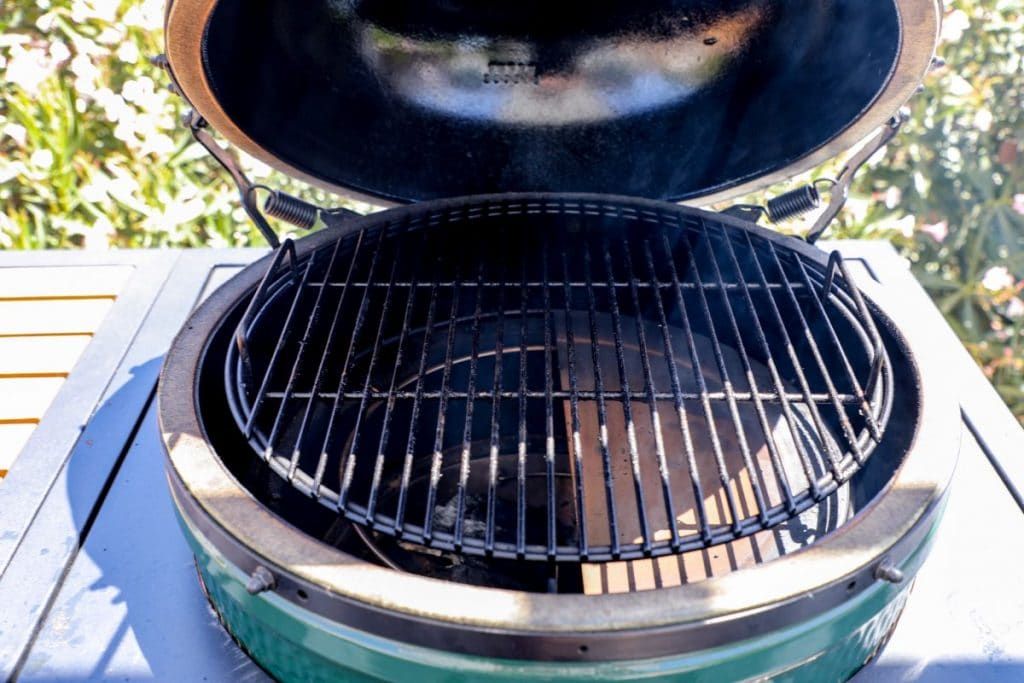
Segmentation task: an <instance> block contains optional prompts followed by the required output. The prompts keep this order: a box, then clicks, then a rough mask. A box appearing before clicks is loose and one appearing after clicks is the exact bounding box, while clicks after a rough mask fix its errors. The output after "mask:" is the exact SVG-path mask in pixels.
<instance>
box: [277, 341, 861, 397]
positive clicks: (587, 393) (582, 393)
mask: <svg viewBox="0 0 1024 683" xmlns="http://www.w3.org/2000/svg"><path fill="white" fill-rule="evenodd" d="M537 348H538V349H540V348H542V347H537ZM527 350H528V351H529V350H534V347H528V348H527ZM493 355H494V354H492V353H487V354H484V353H481V354H480V358H486V357H489V356H493ZM284 395H285V394H284V392H283V391H268V392H267V394H266V397H267V398H283V397H284ZM419 395H421V396H422V397H423V398H427V399H435V398H440V397H441V392H440V391H424V392H422V394H417V392H416V391H406V390H400V389H396V390H395V391H393V392H392V391H374V390H371V391H370V392H369V393H368V396H369V397H370V398H374V399H386V398H389V397H392V396H393V397H395V398H398V399H415V398H416V397H417V396H419ZM520 395H521V394H520V393H519V392H518V391H514V390H502V391H493V390H491V389H477V390H476V391H474V392H473V393H469V392H467V391H454V390H452V391H449V392H448V398H450V399H452V400H459V401H464V400H468V399H473V400H474V401H479V400H490V399H492V398H494V397H495V396H498V397H499V398H519V396H520ZM290 396H291V398H296V399H308V398H310V397H311V396H313V397H315V398H322V399H334V398H336V397H337V396H338V394H337V393H335V392H333V391H322V392H318V393H316V394H315V395H313V394H310V393H309V392H308V391H295V392H292V394H291V395H290ZM573 396H574V394H573V392H572V390H571V389H570V390H560V389H559V390H552V391H551V397H552V398H553V399H559V400H565V399H570V398H572V397H573ZM603 396H604V398H605V399H606V400H608V401H623V400H625V399H626V398H628V399H629V400H631V401H644V400H646V399H647V398H648V396H649V394H648V392H646V391H630V392H629V393H626V392H624V391H612V390H606V391H604V393H603ZM341 397H342V398H343V399H348V400H358V399H360V398H362V397H363V392H362V391H346V392H344V393H343V394H341ZM526 397H527V398H532V399H543V398H546V397H547V392H546V391H543V390H537V389H527V390H526ZM575 397H576V398H577V399H579V400H584V401H593V400H596V399H597V392H596V391H592V390H587V389H578V390H577V391H576V392H575ZM679 397H680V398H681V399H682V400H684V401H699V400H701V399H703V398H704V395H703V394H701V393H699V392H692V391H682V390H680V392H679ZM707 397H708V398H710V399H711V400H712V401H724V400H725V398H726V395H725V392H724V391H708V392H707ZM836 397H838V399H839V401H840V403H842V404H844V405H857V404H860V403H861V399H860V398H859V397H857V396H856V395H855V394H847V393H837V394H836ZM654 398H655V399H656V400H658V401H669V400H672V399H674V398H675V393H674V392H666V391H656V392H654ZM733 398H734V399H735V400H736V401H737V402H739V403H744V402H750V401H761V402H763V403H780V402H782V400H783V399H784V400H786V401H789V402H804V401H805V400H806V401H809V402H811V403H832V401H833V397H832V396H830V395H828V394H823V393H820V392H814V393H811V394H810V397H809V398H808V396H806V395H804V394H800V393H796V392H793V391H786V392H782V393H779V392H777V391H757V392H750V391H736V390H735V389H734V390H733Z"/></svg>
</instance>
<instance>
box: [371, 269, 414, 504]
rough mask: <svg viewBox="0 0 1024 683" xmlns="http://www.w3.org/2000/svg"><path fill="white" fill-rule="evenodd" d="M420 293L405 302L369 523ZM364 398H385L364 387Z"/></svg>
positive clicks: (374, 476) (378, 455)
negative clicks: (397, 387)
mask: <svg viewBox="0 0 1024 683" xmlns="http://www.w3.org/2000/svg"><path fill="white" fill-rule="evenodd" d="M392 278H394V275H392ZM396 286H397V285H396ZM418 292H419V290H418V289H416V288H410V289H409V295H408V297H407V298H406V301H405V311H404V313H403V315H402V332H401V334H400V335H399V338H398V346H397V348H396V350H395V361H394V366H393V369H392V371H391V380H390V382H389V387H390V389H389V395H388V396H387V397H386V398H387V403H386V404H385V406H384V420H383V422H382V424H381V430H380V439H379V440H378V442H377V456H376V457H375V458H374V461H373V475H372V477H371V479H370V493H369V497H368V500H367V504H366V521H367V522H369V521H371V520H373V517H374V513H375V512H376V508H377V501H378V498H379V496H380V485H381V477H382V476H383V473H384V461H385V454H386V453H387V449H388V442H389V441H390V439H391V427H392V421H393V420H394V417H395V403H396V402H397V400H398V399H397V396H396V395H395V387H396V386H398V372H399V369H400V368H401V367H402V361H403V360H404V358H405V349H406V342H407V340H408V338H409V327H410V323H411V322H412V315H413V311H414V310H415V308H414V304H415V302H416V294H417V293H418ZM363 397H364V398H384V397H375V396H373V392H370V391H369V390H368V389H367V388H366V387H364V390H363Z"/></svg>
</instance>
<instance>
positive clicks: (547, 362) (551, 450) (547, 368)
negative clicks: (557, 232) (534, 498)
mask: <svg viewBox="0 0 1024 683" xmlns="http://www.w3.org/2000/svg"><path fill="white" fill-rule="evenodd" d="M549 250H550V246H549V245H548V241H547V239H545V240H544V250H543V251H542V252H541V267H542V268H543V271H544V288H543V295H544V394H545V395H544V431H545V439H544V468H545V470H544V476H545V480H546V483H547V490H546V494H547V496H546V498H547V512H548V515H547V536H548V556H549V557H550V558H551V559H554V558H555V556H556V555H557V551H558V538H557V536H556V534H557V524H556V521H557V519H558V501H557V499H556V497H555V402H554V398H553V396H552V395H553V394H554V384H555V374H554V368H553V367H552V363H553V362H554V361H553V359H554V356H555V344H554V336H555V335H554V331H553V330H554V321H553V319H552V315H551V279H550V278H549V277H548V266H549V264H548V251H549Z"/></svg>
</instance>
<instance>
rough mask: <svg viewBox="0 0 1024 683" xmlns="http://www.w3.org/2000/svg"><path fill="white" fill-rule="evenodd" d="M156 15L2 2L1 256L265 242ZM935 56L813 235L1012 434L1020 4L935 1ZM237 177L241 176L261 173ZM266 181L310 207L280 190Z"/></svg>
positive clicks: (1021, 110)
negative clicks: (950, 363)
mask: <svg viewBox="0 0 1024 683" xmlns="http://www.w3.org/2000/svg"><path fill="white" fill-rule="evenodd" d="M163 7H164V0H141V1H140V0H122V1H119V0H4V5H3V11H2V12H0V248H15V249H39V248H55V247H56V248H64V247H67V248H86V249H108V248H115V247H116V248H125V247H156V246H214V247H222V246H242V245H260V244H264V242H263V240H262V238H261V237H260V236H259V234H258V233H257V232H256V231H255V230H254V229H253V228H251V226H250V225H249V223H248V222H247V221H246V220H245V216H244V214H243V212H242V211H241V209H240V208H238V201H237V199H238V197H237V193H236V192H235V190H234V188H233V187H232V186H231V185H229V183H228V180H227V178H226V176H225V174H224V173H222V172H220V171H219V170H218V169H217V168H216V167H215V165H214V164H213V163H212V162H211V161H210V160H209V159H208V157H207V156H206V154H205V153H204V152H203V150H202V149H201V148H200V147H198V146H197V145H194V144H191V143H190V137H189V135H188V134H187V132H186V131H185V130H183V129H182V127H180V126H179V125H178V121H179V119H180V116H181V114H182V112H183V110H184V105H183V103H182V102H181V101H180V100H179V99H178V98H176V97H175V96H174V95H172V94H171V93H170V92H168V90H167V89H166V87H165V83H166V78H165V77H164V75H163V73H162V72H161V71H160V70H159V69H158V68H156V67H154V66H152V65H151V64H150V63H149V62H148V60H147V58H148V57H149V56H151V55H155V54H158V53H160V52H161V51H162V48H161V41H162V36H161V28H162V21H163ZM940 55H941V56H942V57H944V58H945V60H946V62H947V63H948V64H949V66H946V67H941V68H939V69H937V70H935V71H934V72H933V73H932V74H931V75H930V76H929V77H928V79H927V80H926V82H925V87H924V91H923V92H922V93H921V94H920V95H918V96H917V97H916V98H914V100H913V102H911V104H910V106H911V108H912V117H911V119H910V122H909V123H908V124H907V125H906V126H905V127H904V130H903V133H902V134H901V135H900V136H899V137H898V138H897V139H896V140H895V141H894V142H893V143H891V144H890V145H889V147H888V149H887V150H886V153H885V154H884V156H883V155H877V156H876V157H875V159H873V162H872V163H871V164H870V165H869V168H866V169H865V170H864V171H862V173H861V174H860V175H859V176H858V178H857V183H856V186H855V192H854V194H853V196H852V197H851V199H850V201H849V203H848V204H847V208H846V209H845V210H844V212H843V214H842V215H841V217H840V218H839V220H838V221H837V222H836V223H835V224H834V225H833V227H832V229H831V232H830V233H829V236H830V237H847V238H870V239H887V240H890V241H891V242H893V243H894V244H895V245H896V246H897V247H898V248H899V249H900V250H901V252H902V253H903V254H904V255H905V256H906V257H907V258H908V259H909V261H910V262H911V264H912V267H913V269H914V272H915V274H916V275H917V277H918V278H919V279H920V280H921V282H922V283H923V284H924V285H925V287H926V288H927V289H928V291H929V292H930V293H931V295H932V296H933V298H934V299H935V301H936V303H937V304H938V306H939V307H940V308H941V309H942V311H943V313H945V314H946V316H947V318H948V319H949V321H950V323H951V324H952V325H953V327H954V328H955V329H956V331H957V332H958V333H959V334H960V336H961V338H962V339H963V340H964V343H965V344H966V345H967V346H968V348H969V349H970V350H971V352H972V353H973V354H974V356H975V358H976V359H977V360H978V362H979V364H981V366H982V367H983V368H984V370H985V372H986V374H988V376H989V377H990V378H991V379H992V381H993V382H994V383H995V384H996V386H997V387H998V389H999V391H1000V392H1001V393H1002V395H1003V396H1004V398H1005V399H1006V401H1007V402H1008V404H1009V405H1010V407H1011V408H1012V409H1013V410H1014V412H1015V413H1016V414H1017V415H1018V417H1020V418H1021V419H1022V420H1024V348H1022V344H1021V340H1022V334H1024V149H1022V147H1024V94H1022V90H1024V64H1022V59H1024V10H1022V8H1021V3H1020V2H1019V0H954V1H953V2H950V3H948V5H947V9H946V13H945V21H944V25H943V44H942V46H941V48H940ZM245 163H246V164H247V166H248V170H249V172H250V174H251V175H252V177H254V178H265V177H266V176H268V175H269V174H270V170H269V169H268V168H266V167H265V166H263V165H262V164H259V163H258V162H255V161H252V160H246V162H245ZM835 166H836V165H835V164H826V165H825V166H823V167H821V168H819V169H815V170H814V171H812V172H811V173H809V174H805V176H803V177H802V178H797V179H794V180H793V181H792V182H791V183H788V184H784V185H781V186H779V187H776V188H772V189H771V190H769V191H768V194H769V195H771V194H777V193H779V192H782V191H784V190H785V189H787V187H789V186H794V185H795V184H797V183H800V182H806V180H807V179H808V178H812V177H818V176H822V175H830V174H834V173H835V171H836V167H835ZM272 183H273V185H274V186H275V187H280V188H282V189H285V190H287V191H290V192H293V193H297V194H300V195H302V196H304V197H305V198H307V199H312V200H315V201H324V200H325V198H324V197H323V196H320V195H319V194H318V193H316V192H311V191H310V190H308V188H303V187H301V186H299V185H297V184H295V183H293V182H291V181H289V180H287V179H286V178H284V177H282V176H275V177H274V178H273V180H272ZM763 197H764V195H763V194H759V195H758V196H757V197H754V198H751V199H759V198H760V199H763ZM330 203H332V204H334V205H337V204H338V203H339V200H337V199H336V198H332V199H331V200H330ZM342 203H344V202H342ZM344 204H345V205H347V206H349V207H350V208H355V209H356V210H360V211H367V210H370V207H369V206H366V205H359V204H354V203H351V202H349V203H344ZM804 228H806V224H801V223H800V222H797V223H794V224H793V225H791V226H789V228H788V229H790V230H792V231H794V232H796V233H799V232H800V231H801V230H802V229H804Z"/></svg>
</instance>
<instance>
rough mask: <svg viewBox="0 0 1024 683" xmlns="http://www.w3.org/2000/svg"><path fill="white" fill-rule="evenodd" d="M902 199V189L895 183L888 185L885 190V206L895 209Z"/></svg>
mask: <svg viewBox="0 0 1024 683" xmlns="http://www.w3.org/2000/svg"><path fill="white" fill-rule="evenodd" d="M901 201H903V191H902V190H900V188H898V187H896V186H895V185H890V186H889V189H888V190H886V191H885V208H887V209H889V210H890V211H891V210H892V209H895V208H896V207H897V206H899V205H900V202H901Z"/></svg>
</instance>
